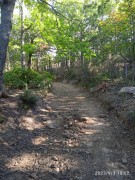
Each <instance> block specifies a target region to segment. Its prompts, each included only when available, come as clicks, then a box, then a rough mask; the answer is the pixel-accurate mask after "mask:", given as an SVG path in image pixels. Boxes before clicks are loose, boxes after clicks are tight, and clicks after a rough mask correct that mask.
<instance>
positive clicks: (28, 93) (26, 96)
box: [20, 89, 38, 108]
mask: <svg viewBox="0 0 135 180" xmlns="http://www.w3.org/2000/svg"><path fill="white" fill-rule="evenodd" d="M20 100H21V102H22V103H23V104H22V105H23V107H27V108H29V107H31V108H32V107H34V106H35V105H36V103H37V101H38V98H37V96H36V95H35V94H34V93H33V91H32V90H29V89H27V90H25V91H24V93H23V94H22V95H21V96H20Z"/></svg>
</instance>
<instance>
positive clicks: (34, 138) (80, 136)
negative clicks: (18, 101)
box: [0, 83, 135, 180]
mask: <svg viewBox="0 0 135 180" xmlns="http://www.w3.org/2000/svg"><path fill="white" fill-rule="evenodd" d="M0 103H3V104H2V107H3V106H5V107H6V108H7V109H8V113H6V112H5V114H7V116H8V122H7V123H6V124H4V125H1V126H0V143H1V145H0V146H1V147H0V180H27V179H28V180H32V179H37V180H98V179H99V180H102V179H103V180H108V179H110V180H128V179H132V180H134V179H135V143H134V141H133V140H132V138H131V134H130V133H129V132H128V130H127V129H124V128H123V127H121V125H120V124H118V123H117V121H116V119H115V118H113V117H111V115H110V114H107V113H106V112H105V111H104V110H103V108H102V107H101V106H100V104H99V103H97V102H95V101H94V100H92V99H90V98H88V97H87V95H86V94H84V93H82V92H81V91H80V90H79V89H78V88H75V87H74V86H72V85H69V84H63V83H54V85H53V92H52V93H50V94H48V97H47V102H46V100H40V102H39V104H38V108H37V109H36V110H35V111H28V112H25V111H24V112H23V111H21V112H18V111H17V110H16V105H15V104H14V102H13V99H12V98H11V99H10V100H9V102H6V103H5V102H2V100H1V102H0ZM2 107H0V108H2ZM11 107H12V109H11ZM10 109H11V110H12V113H10ZM3 111H4V109H3ZM13 112H14V113H13ZM9 116H10V117H9ZM132 143H134V144H132Z"/></svg>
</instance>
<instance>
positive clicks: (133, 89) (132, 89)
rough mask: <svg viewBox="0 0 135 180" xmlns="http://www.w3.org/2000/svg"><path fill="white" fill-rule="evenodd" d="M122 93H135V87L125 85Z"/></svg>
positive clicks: (120, 92)
mask: <svg viewBox="0 0 135 180" xmlns="http://www.w3.org/2000/svg"><path fill="white" fill-rule="evenodd" d="M122 93H128V94H135V87H123V88H122V89H121V90H120V91H119V94H122Z"/></svg>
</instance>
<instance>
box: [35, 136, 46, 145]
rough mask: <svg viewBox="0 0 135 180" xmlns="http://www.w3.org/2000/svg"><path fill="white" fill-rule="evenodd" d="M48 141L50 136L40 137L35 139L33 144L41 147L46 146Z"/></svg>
mask: <svg viewBox="0 0 135 180" xmlns="http://www.w3.org/2000/svg"><path fill="white" fill-rule="evenodd" d="M47 140H48V136H44V137H42V136H40V137H36V138H35V139H32V143H33V144H34V145H41V144H44V143H45V142H46V141H47Z"/></svg>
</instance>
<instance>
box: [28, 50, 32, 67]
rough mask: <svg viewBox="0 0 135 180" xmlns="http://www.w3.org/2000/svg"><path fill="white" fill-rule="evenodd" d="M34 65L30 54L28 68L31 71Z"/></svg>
mask: <svg viewBox="0 0 135 180" xmlns="http://www.w3.org/2000/svg"><path fill="white" fill-rule="evenodd" d="M31 65H32V53H29V59H28V68H29V69H31Z"/></svg>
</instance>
